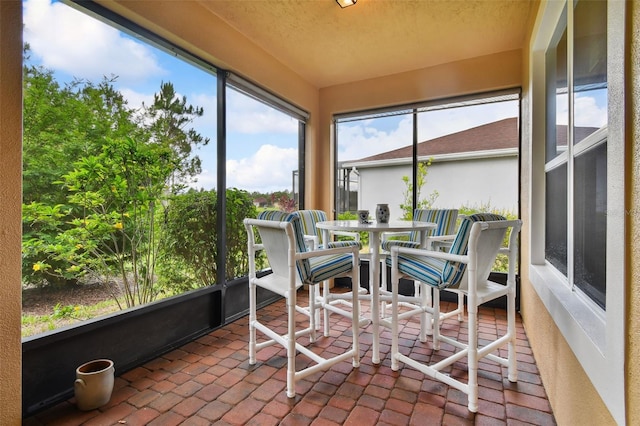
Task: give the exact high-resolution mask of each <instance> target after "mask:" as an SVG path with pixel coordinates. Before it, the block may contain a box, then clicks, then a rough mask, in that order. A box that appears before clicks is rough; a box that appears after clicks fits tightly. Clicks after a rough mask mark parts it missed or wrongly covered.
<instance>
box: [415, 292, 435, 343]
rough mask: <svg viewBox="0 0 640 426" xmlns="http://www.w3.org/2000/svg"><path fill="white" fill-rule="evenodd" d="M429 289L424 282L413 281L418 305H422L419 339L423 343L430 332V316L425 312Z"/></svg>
mask: <svg viewBox="0 0 640 426" xmlns="http://www.w3.org/2000/svg"><path fill="white" fill-rule="evenodd" d="M428 293H429V289H428V288H427V285H426V284H423V283H422V282H420V281H414V294H415V296H416V297H420V306H421V307H422V313H421V314H420V341H421V342H422V343H425V342H426V341H427V334H430V329H431V327H432V326H431V316H430V314H429V312H427V310H428V309H427V308H428V307H429V305H428V303H429V294H428Z"/></svg>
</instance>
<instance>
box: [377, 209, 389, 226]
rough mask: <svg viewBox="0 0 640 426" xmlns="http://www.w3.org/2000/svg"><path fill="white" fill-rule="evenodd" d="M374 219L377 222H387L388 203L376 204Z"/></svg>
mask: <svg viewBox="0 0 640 426" xmlns="http://www.w3.org/2000/svg"><path fill="white" fill-rule="evenodd" d="M376 220H377V221H378V223H389V204H378V206H377V207H376Z"/></svg>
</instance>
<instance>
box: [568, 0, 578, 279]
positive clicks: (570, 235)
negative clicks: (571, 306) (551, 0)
mask: <svg viewBox="0 0 640 426" xmlns="http://www.w3.org/2000/svg"><path fill="white" fill-rule="evenodd" d="M573 12H574V2H573V1H572V0H570V1H569V2H568V3H567V108H568V113H569V120H568V121H567V131H568V134H567V157H568V158H567V280H568V281H569V286H570V287H571V289H572V291H575V289H576V284H575V279H574V276H575V271H574V267H575V256H574V192H575V191H574V183H575V179H574V176H573V173H574V167H575V166H574V149H573V141H574V133H575V132H574V127H573V123H574V105H573V15H574V14H573Z"/></svg>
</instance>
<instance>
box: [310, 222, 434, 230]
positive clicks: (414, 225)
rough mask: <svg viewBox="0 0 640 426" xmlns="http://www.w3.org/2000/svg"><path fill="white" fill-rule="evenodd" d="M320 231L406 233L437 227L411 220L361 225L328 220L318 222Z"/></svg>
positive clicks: (430, 223) (429, 223)
mask: <svg viewBox="0 0 640 426" xmlns="http://www.w3.org/2000/svg"><path fill="white" fill-rule="evenodd" d="M316 226H317V227H318V228H319V229H328V230H330V231H357V232H361V231H365V232H404V231H420V230H425V229H430V228H435V227H436V226H437V225H436V224H435V223H432V222H421V221H410V220H390V221H389V223H378V222H376V221H371V223H360V222H358V221H357V220H328V221H325V222H318V223H316Z"/></svg>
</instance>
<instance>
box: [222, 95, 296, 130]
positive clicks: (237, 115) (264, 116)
mask: <svg viewBox="0 0 640 426" xmlns="http://www.w3.org/2000/svg"><path fill="white" fill-rule="evenodd" d="M227 105H228V107H227V108H228V111H227V130H228V131H230V132H238V133H245V134H257V133H297V132H298V121H297V120H295V119H293V118H291V117H289V116H288V115H286V114H283V113H281V112H280V111H277V110H275V109H273V108H271V107H268V106H266V105H264V104H263V103H261V102H258V101H256V100H254V99H251V98H250V97H248V96H246V95H243V94H241V93H238V92H236V91H234V90H229V91H228V92H227Z"/></svg>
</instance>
